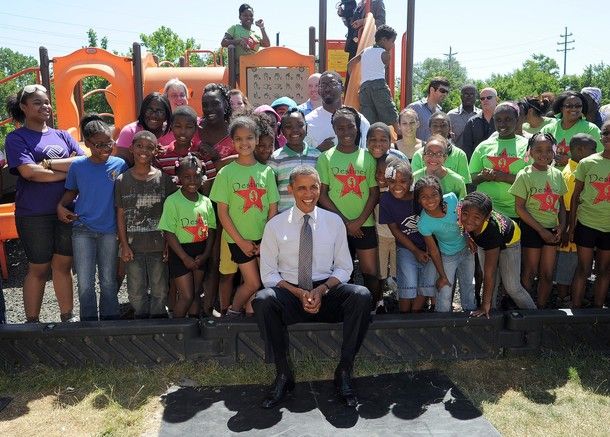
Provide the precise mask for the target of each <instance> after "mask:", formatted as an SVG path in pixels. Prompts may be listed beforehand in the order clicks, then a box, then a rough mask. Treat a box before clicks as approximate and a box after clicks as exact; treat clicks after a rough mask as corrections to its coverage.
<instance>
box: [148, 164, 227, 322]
mask: <svg viewBox="0 0 610 437" xmlns="http://www.w3.org/2000/svg"><path fill="white" fill-rule="evenodd" d="M176 176H178V181H179V184H180V190H178V191H176V192H175V193H174V194H172V195H171V196H169V197H168V198H167V199H166V200H165V203H164V204H163V213H162V214H161V219H160V220H159V230H162V231H164V234H165V241H167V245H168V246H169V254H168V255H169V256H168V264H169V275H170V277H171V278H174V279H175V282H176V289H177V290H176V291H177V299H176V303H175V304H174V317H184V316H185V315H186V314H189V315H190V316H191V317H199V309H200V308H199V296H200V295H201V288H202V284H203V276H204V267H205V264H206V261H207V260H208V258H209V257H210V254H211V253H212V248H213V247H214V238H215V236H216V216H215V215H214V209H213V208H212V202H210V199H208V198H207V197H205V196H204V195H202V194H200V193H199V189H200V188H201V184H202V183H203V176H204V175H203V170H202V165H201V161H200V160H199V159H197V158H196V157H195V156H193V155H191V154H190V153H189V154H188V155H187V156H185V157H183V158H180V159H179V160H178V161H176Z"/></svg>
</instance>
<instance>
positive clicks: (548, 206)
mask: <svg viewBox="0 0 610 437" xmlns="http://www.w3.org/2000/svg"><path fill="white" fill-rule="evenodd" d="M559 197H560V196H559V194H555V193H553V190H552V189H551V185H550V184H549V183H548V182H547V183H546V185H545V186H544V191H543V192H542V193H538V194H533V195H532V198H534V199H536V200H537V201H538V202H540V207H539V208H538V210H539V211H551V212H555V213H556V212H558V211H557V208H556V207H555V205H557V201H558V200H559Z"/></svg>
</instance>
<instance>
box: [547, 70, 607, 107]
mask: <svg viewBox="0 0 610 437" xmlns="http://www.w3.org/2000/svg"><path fill="white" fill-rule="evenodd" d="M559 82H560V83H561V87H562V89H571V90H575V91H580V90H581V89H582V88H584V87H586V86H594V87H597V88H599V89H601V90H602V105H605V104H607V103H610V65H606V64H604V63H603V62H601V63H599V64H595V65H587V66H586V67H585V69H584V71H583V73H582V74H581V75H580V76H577V75H570V76H564V77H562V78H561V79H560V81H559Z"/></svg>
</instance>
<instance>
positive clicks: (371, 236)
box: [347, 226, 379, 258]
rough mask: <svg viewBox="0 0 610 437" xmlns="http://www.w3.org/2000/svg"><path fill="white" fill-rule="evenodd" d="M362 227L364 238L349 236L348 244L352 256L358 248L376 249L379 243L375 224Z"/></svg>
mask: <svg viewBox="0 0 610 437" xmlns="http://www.w3.org/2000/svg"><path fill="white" fill-rule="evenodd" d="M360 229H361V230H362V234H363V236H362V238H355V237H350V236H349V235H348V236H347V245H348V246H349V251H350V253H351V254H352V258H353V257H354V254H355V251H356V250H366V249H374V248H376V247H378V245H379V243H378V241H377V230H376V229H375V226H363V227H361V228H360Z"/></svg>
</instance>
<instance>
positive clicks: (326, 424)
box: [159, 371, 500, 437]
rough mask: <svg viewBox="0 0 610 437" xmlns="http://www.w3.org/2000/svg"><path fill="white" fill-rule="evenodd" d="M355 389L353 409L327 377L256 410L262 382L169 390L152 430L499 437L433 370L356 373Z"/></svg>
mask: <svg viewBox="0 0 610 437" xmlns="http://www.w3.org/2000/svg"><path fill="white" fill-rule="evenodd" d="M354 386H355V388H356V390H357V392H358V395H359V399H360V405H359V406H358V407H357V408H356V409H352V408H348V407H346V406H344V405H343V404H342V403H341V402H340V401H339V400H338V399H337V398H336V397H335V393H334V387H333V384H332V381H311V382H302V383H299V384H297V386H296V389H295V391H294V392H293V393H292V394H291V395H289V396H288V397H287V399H286V401H285V402H284V403H282V404H281V405H279V406H278V407H277V408H275V409H271V410H264V409H262V408H260V407H259V404H260V401H261V400H262V399H263V397H264V396H265V394H266V392H267V387H265V386H260V385H245V386H223V387H174V388H173V389H171V390H170V391H169V392H168V393H167V394H166V395H165V396H164V403H165V410H164V413H163V420H162V424H161V428H160V430H159V435H160V436H163V437H167V436H186V435H205V436H221V435H222V436H225V435H239V434H243V435H248V436H252V435H254V436H259V435H260V436H263V435H264V436H270V435H282V436H284V435H286V436H333V437H336V436H338V435H349V436H398V435H401V436H408V435H418V436H420V435H430V436H436V435H442V436H452V435H455V436H464V435H468V436H479V435H481V436H499V435H500V434H499V433H498V431H497V430H496V429H495V428H494V427H493V426H492V425H491V424H490V423H489V422H488V421H487V420H486V419H485V418H484V417H483V416H482V415H481V412H480V411H479V410H478V409H476V408H475V407H474V405H472V403H471V402H470V401H469V400H468V399H466V397H465V396H464V395H463V394H462V392H461V391H460V390H459V389H458V388H457V387H456V386H455V385H454V384H453V383H452V382H451V380H449V378H447V377H446V376H445V375H444V374H442V373H440V372H437V371H422V372H413V373H398V374H384V375H379V376H370V377H363V378H357V379H355V380H354Z"/></svg>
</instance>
